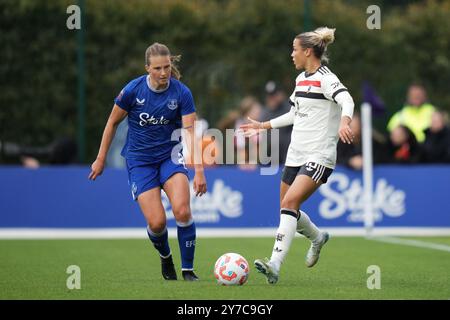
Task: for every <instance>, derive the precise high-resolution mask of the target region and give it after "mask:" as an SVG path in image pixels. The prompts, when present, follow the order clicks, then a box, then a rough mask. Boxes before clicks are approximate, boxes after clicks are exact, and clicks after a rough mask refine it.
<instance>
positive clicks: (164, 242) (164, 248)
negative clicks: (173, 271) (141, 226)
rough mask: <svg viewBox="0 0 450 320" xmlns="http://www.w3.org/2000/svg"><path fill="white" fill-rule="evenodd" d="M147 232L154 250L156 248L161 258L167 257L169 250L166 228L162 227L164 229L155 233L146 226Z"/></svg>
mask: <svg viewBox="0 0 450 320" xmlns="http://www.w3.org/2000/svg"><path fill="white" fill-rule="evenodd" d="M147 234H148V237H149V239H150V241H151V242H152V243H153V246H154V247H155V248H156V250H158V252H159V255H160V256H161V257H162V258H167V257H168V256H170V254H171V252H170V247H169V240H168V238H169V237H168V232H167V228H164V230H163V231H162V232H160V233H155V232H153V231H152V230H150V227H149V226H147Z"/></svg>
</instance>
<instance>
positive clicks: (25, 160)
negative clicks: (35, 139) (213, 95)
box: [2, 137, 78, 168]
mask: <svg viewBox="0 0 450 320" xmlns="http://www.w3.org/2000/svg"><path fill="white" fill-rule="evenodd" d="M2 148H3V150H2V151H3V155H4V156H5V157H9V158H12V159H18V160H19V161H20V162H21V163H22V165H23V166H25V167H27V168H37V167H39V166H40V163H41V162H44V163H49V164H55V165H57V164H62V165H65V164H71V163H75V162H76V161H77V155H78V147H77V143H76V142H75V141H74V140H73V139H71V138H68V137H62V138H59V139H57V140H55V141H54V142H52V143H51V144H49V145H47V146H43V147H41V146H21V145H19V144H17V143H14V142H5V143H4V144H3V145H2Z"/></svg>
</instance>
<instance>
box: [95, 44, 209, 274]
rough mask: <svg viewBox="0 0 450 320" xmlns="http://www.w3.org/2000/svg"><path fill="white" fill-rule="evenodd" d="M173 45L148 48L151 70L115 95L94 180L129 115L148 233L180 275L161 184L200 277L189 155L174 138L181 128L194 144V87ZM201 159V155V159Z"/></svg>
mask: <svg viewBox="0 0 450 320" xmlns="http://www.w3.org/2000/svg"><path fill="white" fill-rule="evenodd" d="M178 59H179V57H177V56H172V55H171V54H170V51H169V49H168V48H167V46H165V45H163V44H159V43H154V44H152V45H151V46H150V47H148V48H147V50H146V52H145V69H146V71H147V72H148V75H147V74H146V75H143V76H140V77H138V78H136V79H134V80H132V81H131V82H129V83H128V84H127V85H126V86H125V88H124V89H123V90H122V91H121V92H120V94H119V95H118V96H117V97H116V99H115V100H114V102H115V104H114V107H113V110H112V112H111V114H110V116H109V119H108V121H107V123H106V127H105V130H104V132H103V137H102V141H101V144H100V149H99V152H98V156H97V159H96V160H95V161H94V163H93V164H92V167H91V169H92V171H91V173H90V175H89V179H91V180H95V179H96V178H97V177H98V176H99V175H101V174H102V172H103V169H104V167H105V159H106V155H107V153H108V150H109V147H110V145H111V141H112V139H113V137H114V135H115V132H116V129H117V126H118V125H119V123H120V122H121V121H122V120H123V119H124V118H125V117H127V116H128V125H129V130H128V136H127V142H126V144H125V146H124V147H123V149H122V156H123V157H125V159H126V163H127V169H128V176H129V184H130V187H131V193H132V196H133V199H134V200H137V202H138V203H139V206H140V208H141V210H142V213H143V214H144V217H145V219H146V220H147V224H148V226H147V234H148V237H149V238H150V240H151V242H152V243H153V245H154V247H155V248H156V249H157V250H158V252H159V255H160V257H161V269H162V275H163V277H164V279H166V280H176V279H177V274H176V272H175V267H174V264H173V260H172V253H171V250H170V247H169V242H168V234H167V227H166V213H165V211H164V207H163V205H162V202H161V189H163V190H164V192H165V193H166V194H167V196H168V198H169V201H170V203H171V205H172V211H173V214H174V216H175V220H176V222H177V233H178V234H177V235H178V243H179V246H180V252H181V264H182V266H181V267H182V276H183V279H184V280H187V281H195V280H198V277H197V275H196V274H195V273H194V252H195V239H196V230H195V224H194V220H193V218H192V214H191V209H190V194H189V180H188V176H187V170H186V167H185V165H184V159H183V155H182V154H181V151H180V152H178V151H177V150H179V149H178V148H177V147H178V146H179V141H178V140H172V133H173V132H174V131H175V130H177V129H180V128H184V129H186V130H187V132H188V133H189V134H187V135H186V136H187V137H188V140H191V141H187V142H188V143H187V145H188V146H189V147H190V148H191V150H193V151H192V152H194V151H195V152H196V149H197V148H193V146H194V141H193V139H194V137H195V135H194V122H195V120H196V113H195V105H194V99H193V97H192V94H191V91H190V90H189V88H188V87H187V86H186V85H184V84H183V83H182V82H180V81H179V80H178V79H179V78H180V73H179V71H178V69H177V68H176V66H175V65H174V61H177V60H178ZM197 159H200V158H197ZM193 184H194V191H195V194H196V196H201V195H203V194H204V193H205V192H206V180H205V175H204V173H203V166H202V164H195V176H194V181H193Z"/></svg>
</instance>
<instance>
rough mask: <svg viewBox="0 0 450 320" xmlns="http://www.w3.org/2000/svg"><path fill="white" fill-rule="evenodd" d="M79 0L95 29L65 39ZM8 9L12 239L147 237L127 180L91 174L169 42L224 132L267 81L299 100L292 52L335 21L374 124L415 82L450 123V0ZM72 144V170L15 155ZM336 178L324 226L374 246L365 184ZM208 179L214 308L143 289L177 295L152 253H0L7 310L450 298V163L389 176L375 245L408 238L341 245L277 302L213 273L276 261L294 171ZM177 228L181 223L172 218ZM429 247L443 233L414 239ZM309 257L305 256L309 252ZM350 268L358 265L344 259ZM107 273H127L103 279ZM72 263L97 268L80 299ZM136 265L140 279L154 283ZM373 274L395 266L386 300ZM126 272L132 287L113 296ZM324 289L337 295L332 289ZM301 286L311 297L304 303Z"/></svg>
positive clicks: (86, 247) (107, 245) (381, 180)
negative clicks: (121, 109) (221, 261)
mask: <svg viewBox="0 0 450 320" xmlns="http://www.w3.org/2000/svg"><path fill="white" fill-rule="evenodd" d="M71 4H78V5H80V6H81V7H82V8H83V10H82V12H83V14H84V19H85V20H84V21H83V25H82V26H83V27H82V31H77V30H69V29H68V28H67V27H66V20H67V18H68V16H69V14H67V13H66V9H67V7H68V6H69V5H71ZM370 4H377V5H379V6H380V8H381V16H382V27H381V30H369V29H368V28H367V27H366V20H367V17H368V14H367V13H366V8H367V7H368V6H369V5H370ZM0 8H1V10H0V12H1V13H0V14H1V19H0V21H1V22H0V25H1V30H2V32H1V33H0V39H1V43H2V44H3V50H1V51H0V57H1V60H2V61H3V62H2V64H1V67H0V74H1V77H0V83H1V93H2V94H1V102H2V107H1V109H0V143H1V146H2V147H1V153H0V164H1V167H0V234H1V236H2V237H3V238H7V239H24V238H31V239H37V238H45V239H48V238H67V237H69V238H87V239H94V238H106V239H111V238H120V239H122V238H126V239H129V238H138V239H140V240H142V239H144V238H145V233H144V232H143V231H142V230H143V225H144V219H143V218H142V216H141V215H140V213H139V210H138V207H137V205H136V204H135V203H133V202H132V201H131V200H130V196H129V190H128V186H127V185H126V172H125V171H123V170H120V169H107V170H106V171H105V173H104V175H103V176H102V177H101V178H100V179H99V180H98V181H96V182H95V184H92V183H89V182H88V181H87V175H88V172H89V163H90V162H91V161H92V160H93V159H94V158H95V155H96V152H97V148H98V145H99V142H100V137H101V133H102V130H103V128H104V124H105V121H106V119H107V116H108V114H109V112H110V110H111V106H112V101H113V98H114V96H115V95H116V94H117V93H118V92H119V91H120V90H121V88H122V87H123V86H124V85H125V84H126V82H127V81H128V80H129V79H131V78H134V77H136V76H138V75H140V74H142V73H143V64H144V63H143V55H144V51H145V49H146V48H147V46H148V45H149V44H150V43H152V42H154V41H159V42H163V43H165V44H167V45H168V46H169V48H171V50H172V52H173V53H174V54H182V56H183V58H182V61H181V63H180V68H181V71H182V74H183V78H182V80H183V81H184V82H185V83H186V84H187V85H188V86H189V87H190V88H191V89H192V91H193V93H194V97H195V100H196V104H197V107H198V112H199V114H200V115H201V116H202V117H204V118H205V119H207V120H208V122H209V123H210V124H211V126H214V125H215V124H216V123H217V122H218V121H219V120H220V119H221V118H222V117H224V116H225V115H226V114H227V112H228V111H229V110H231V109H233V108H235V107H236V105H237V104H238V102H239V100H240V99H241V98H242V97H243V96H245V95H247V94H252V95H255V96H257V97H258V98H262V95H263V88H264V84H265V83H266V82H267V81H268V80H276V81H278V82H279V83H280V84H281V85H282V87H283V88H284V89H285V90H286V91H287V92H290V91H291V90H292V79H293V78H294V76H295V70H294V69H293V68H292V66H291V63H290V58H289V54H290V50H291V42H292V38H293V37H294V36H295V35H296V34H298V33H299V32H300V31H302V30H303V29H312V28H314V27H316V26H321V25H327V26H332V27H335V28H336V29H337V32H336V43H334V44H333V45H332V46H331V47H330V49H329V54H330V59H331V63H330V66H331V67H332V69H333V71H335V73H336V74H338V75H339V77H340V78H341V79H344V81H345V83H346V85H347V87H348V88H349V90H350V92H352V95H353V96H354V98H355V102H356V105H357V106H359V105H360V104H361V103H362V86H363V84H364V83H370V84H371V85H372V87H373V88H376V91H377V94H378V95H379V96H381V97H382V98H383V100H384V102H385V106H386V110H385V112H384V113H382V114H380V115H377V116H376V117H374V127H375V128H377V129H379V130H381V131H383V130H385V126H386V122H387V120H388V118H389V117H390V116H391V115H392V114H393V113H394V112H396V111H398V109H399V108H400V107H401V106H402V104H403V103H404V97H405V92H406V88H407V86H408V84H410V83H411V82H414V81H419V82H421V83H423V84H424V85H425V86H426V88H427V90H428V94H429V98H430V100H431V101H433V102H434V104H436V105H437V106H439V107H440V108H443V109H446V110H449V109H450V95H449V93H448V83H450V62H449V52H450V44H449V39H450V20H449V19H448V16H449V14H450V2H449V1H291V0H283V1H269V0H249V1H237V0H230V1H219V0H217V1H200V0H199V1H176V0H172V1H164V2H161V1H152V0H150V1H138V0H134V1H78V2H77V1H75V0H74V1H65V0H64V1H62V0H61V1H50V0H48V1H45V0H40V1H31V0H21V1H8V0H1V1H0ZM61 137H67V138H70V139H73V140H75V141H76V142H77V148H78V158H77V160H76V161H75V163H72V164H71V165H70V166H49V165H47V164H48V163H46V161H45V160H44V161H43V162H42V164H43V165H42V166H41V167H40V168H39V169H36V170H30V169H24V168H21V167H20V162H19V157H18V156H17V154H16V153H14V148H6V147H5V146H7V145H9V146H11V145H18V146H28V147H30V148H37V149H39V148H41V149H45V146H48V145H50V144H51V143H52V142H54V141H55V140H57V139H60V138H61ZM44 151H45V150H43V151H42V152H44ZM334 176H335V177H336V180H335V181H334V182H332V183H330V184H329V189H325V190H324V188H321V192H320V193H318V194H317V195H315V196H314V197H313V198H312V199H311V201H310V202H309V203H308V207H307V210H308V212H311V216H312V217H313V218H314V219H315V221H317V224H318V225H321V226H324V227H326V228H329V229H330V230H332V231H333V233H332V234H334V235H347V236H348V235H352V236H361V235H364V231H363V229H362V228H361V227H362V221H361V210H362V209H361V207H362V204H361V203H362V199H361V197H362V193H361V179H362V177H361V173H360V172H355V171H352V170H348V169H346V168H338V170H337V172H336V173H335V174H334ZM207 178H208V184H209V186H210V191H211V195H210V196H209V197H207V198H205V199H206V200H200V201H199V200H193V208H194V214H196V213H197V216H198V227H199V236H200V239H202V238H203V237H212V238H210V239H209V240H208V241H211V243H214V248H208V247H206V246H204V247H203V248H202V247H201V246H200V247H199V250H198V251H197V255H198V259H197V262H196V263H197V265H198V269H199V273H200V275H201V276H202V278H203V279H204V280H205V281H203V282H202V283H201V284H200V285H199V287H200V288H202V289H204V290H203V292H205V293H204V295H202V294H200V293H194V294H193V293H192V292H190V291H189V289H188V287H187V286H184V285H183V284H176V285H174V287H173V288H172V290H170V288H169V290H167V292H166V293H161V294H159V295H158V294H155V291H153V292H148V290H147V289H148V288H147V287H146V285H145V284H143V283H141V281H139V279H147V280H148V279H150V280H152V281H153V282H154V284H155V286H159V287H161V288H166V289H167V284H164V283H162V281H161V280H160V279H159V278H160V276H159V274H158V272H159V271H158V269H157V268H158V265H157V263H158V262H157V260H156V258H157V257H155V256H154V255H152V254H151V253H152V252H151V250H152V249H150V248H149V247H148V246H145V245H148V244H147V243H145V242H144V241H140V240H114V241H122V242H120V243H119V242H111V241H104V240H74V241H71V240H52V241H46V240H39V241H37V242H36V241H34V240H1V241H0V252H1V253H2V256H4V257H5V259H2V260H1V262H0V270H1V273H0V283H1V284H2V286H1V289H0V299H11V298H12V299H16V298H27V299H30V298H31V299H43V298H50V299H58V298H69V299H71V298H76V299H77V298H92V299H96V298H152V299H165V298H175V299H184V298H186V296H187V297H191V298H201V299H209V298H229V299H233V298H237V299H243V298H244V299H245V298H247V299H252V298H270V299H283V298H291V299H292V298H293V299H297V298H312V299H316V298H327V299H328V298H331V299H333V298H343V299H346V298H349V299H352V298H364V299H367V298H369V299H371V298H393V299H396V298H397V299H398V298H400V299H402V298H412V299H417V298H438V299H448V298H449V297H450V290H449V287H450V283H449V280H448V279H449V278H450V277H449V271H448V270H450V256H449V251H450V247H449V245H450V240H449V237H448V234H449V228H450V215H449V203H448V194H449V188H448V181H450V167H449V166H448V165H433V166H430V165H427V166H424V165H417V166H408V167H398V166H376V168H375V186H374V188H375V194H374V195H375V198H376V201H378V202H377V204H376V205H375V209H376V210H377V214H378V216H377V220H376V222H375V225H376V228H375V231H376V232H378V233H379V234H380V235H390V236H392V235H395V236H399V235H400V236H402V235H403V236H407V237H406V238H379V239H378V240H380V241H370V240H367V239H365V238H361V237H356V238H355V237H353V238H352V237H349V238H339V239H335V240H334V241H335V242H334V244H333V242H331V243H330V249H329V251H327V252H326V253H327V254H329V255H330V257H329V258H328V260H327V258H326V255H324V257H325V259H323V261H321V262H322V263H321V264H320V265H319V266H318V269H317V270H314V271H312V273H304V272H303V273H302V272H300V274H299V275H298V277H297V278H296V277H295V272H293V273H289V275H285V279H286V280H285V281H286V282H282V283H281V284H280V287H279V288H277V289H275V290H274V291H272V292H271V293H262V292H261V290H259V288H261V286H263V285H264V284H263V281H262V280H261V279H259V278H258V277H257V276H256V275H255V276H254V277H253V276H252V278H251V281H250V282H249V284H248V286H247V288H245V289H243V290H241V291H227V292H224V291H220V290H219V289H217V288H215V287H214V279H213V277H212V272H211V268H212V265H213V263H214V261H215V259H216V257H219V256H220V255H221V254H222V253H224V251H238V252H240V253H242V254H243V255H244V256H246V257H247V258H248V260H249V261H251V260H252V259H253V258H255V257H259V255H263V254H269V252H268V250H270V247H271V242H272V238H271V237H270V236H271V235H272V234H273V231H274V228H275V227H276V225H277V223H278V220H277V215H276V212H277V211H278V209H277V206H278V183H279V182H278V181H279V174H277V175H274V176H266V177H263V176H260V175H259V174H258V172H257V171H248V172H243V171H241V170H239V169H238V168H236V167H232V168H229V167H226V168H211V169H208V170H207ZM243 181H245V184H244V183H242V182H243ZM254 186H257V187H254ZM215 188H216V189H217V191H216V190H215ZM255 189H256V190H255ZM214 195H216V196H215V197H214ZM261 199H264V203H263V202H261ZM327 208H328V209H327ZM167 209H168V211H170V208H169V207H167ZM225 209H228V211H227V210H225ZM196 210H197V211H196ZM202 219H203V221H202ZM169 226H170V227H174V223H173V220H170V219H169ZM236 228H237V229H236ZM230 230H231V231H230ZM233 230H234V231H233ZM117 231H119V232H117ZM144 231H145V230H144ZM173 231H174V230H173V229H172V230H170V232H171V235H172V236H173V235H174V234H175V233H174V232H173ZM417 235H421V236H423V235H427V236H428V237H426V238H420V239H418V238H414V237H413V236H417ZM224 236H226V237H227V238H219V237H224ZM241 237H252V238H250V239H247V238H246V239H243V238H241ZM258 237H267V238H258ZM383 239H384V240H383ZM381 240H382V241H384V242H381ZM171 241H173V240H171ZM205 241H206V240H205ZM300 241H302V240H298V242H300ZM387 242H390V243H387ZM199 243H200V244H201V241H200V242H199ZM294 245H295V244H294ZM301 246H302V250H303V251H305V250H306V249H305V248H306V242H304V241H302V242H301ZM96 248H97V250H96ZM172 248H176V245H175V243H172ZM349 248H353V250H350V251H349ZM296 250H297V249H296ZM174 251H175V252H176V249H175V250H174ZM96 255H99V257H101V259H97V260H96V259H95V256H96ZM124 255H128V257H129V261H128V263H129V264H127V265H126V266H120V265H119V263H117V260H116V259H117V258H119V259H120V257H122V258H123V256H124ZM343 256H345V257H347V259H348V261H349V262H348V264H349V265H343V264H342V263H340V261H341V259H342V257H343ZM423 257H425V259H424V258H423ZM289 259H290V262H288V263H287V266H286V269H287V270H296V269H297V265H298V264H300V265H301V264H302V263H303V262H302V256H301V255H295V256H293V257H292V258H289ZM100 260H103V262H104V263H109V264H110V265H111V267H110V269H108V271H107V272H106V274H104V276H103V277H102V276H101V275H102V272H103V271H104V268H105V266H104V265H103V264H102V262H101V261H100ZM105 261H106V262H105ZM411 261H413V262H414V263H415V265H416V268H415V269H414V270H413V269H412V268H411ZM70 264H79V265H81V266H82V270H86V269H87V270H88V271H83V272H84V273H83V274H88V275H87V276H86V280H85V281H86V283H88V285H87V288H86V287H84V288H85V289H84V290H80V291H79V292H72V291H69V290H67V288H66V287H65V278H66V276H67V274H66V273H65V268H66V267H67V266H68V265H70ZM133 264H135V265H138V266H140V267H139V272H136V270H134V269H133ZM371 264H380V265H381V266H382V267H383V266H384V269H383V268H382V270H387V271H386V272H387V276H386V277H387V281H386V283H387V286H386V287H383V288H387V289H384V290H381V291H379V292H376V293H375V292H373V291H370V290H368V289H367V288H366V287H365V278H367V274H366V268H367V267H368V266H369V265H371ZM114 265H115V266H114ZM83 266H84V267H83ZM149 266H150V267H149ZM331 266H334V269H333V270H332V271H330V270H331V269H330V267H331ZM121 268H122V269H121ZM123 268H125V269H126V272H123V271H124V270H123ZM152 268H153V269H152ZM144 270H145V272H144ZM133 272H135V273H134V276H130V274H132V273H133ZM150 272H152V274H151V275H149V273H150ZM110 274H114V275H116V274H120V276H118V277H117V278H116V282H113V283H111V282H108V279H109V278H108V275H110ZM383 274H384V273H383ZM352 275H354V278H353V277H352ZM325 279H327V280H328V281H330V282H329V283H331V286H332V287H333V286H334V288H335V289H334V290H331V291H327V290H325V289H324V288H325V287H326V280H325ZM252 281H253V282H252ZM160 282H161V283H160ZM305 282H307V284H305ZM324 282H325V283H324ZM83 283H85V282H83ZM288 283H289V285H287V284H288ZM291 284H292V286H294V288H290V285H291ZM315 284H316V285H315ZM317 284H321V285H323V287H324V288H323V289H324V290H319V289H317V288H318V287H320V286H317ZM297 285H298V286H299V287H300V286H301V287H302V288H305V290H304V291H303V292H302V293H301V294H300V293H298V291H297V290H296V289H295V288H296V287H295V286H297ZM89 286H90V287H89ZM94 286H95V290H92V287H94ZM112 288H113V289H117V288H120V290H111V289H112ZM421 288H422V289H423V288H425V289H428V290H421ZM308 290H309V293H308ZM200 291H202V290H199V292H200Z"/></svg>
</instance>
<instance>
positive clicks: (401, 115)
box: [387, 84, 436, 143]
mask: <svg viewBox="0 0 450 320" xmlns="http://www.w3.org/2000/svg"><path fill="white" fill-rule="evenodd" d="M435 109H436V108H435V107H434V106H433V105H432V104H430V103H428V102H427V93H426V91H425V88H424V87H423V86H422V85H419V84H412V85H410V86H409V88H408V95H407V104H406V105H405V106H404V107H403V108H402V109H401V110H400V111H398V112H396V113H395V114H394V115H393V116H392V118H391V119H390V120H389V122H388V126H387V129H388V130H389V132H392V130H394V129H395V128H396V127H398V126H400V125H404V126H406V127H408V128H409V129H410V130H411V131H412V132H413V133H414V136H415V137H416V139H417V141H418V142H419V143H422V142H423V141H425V133H424V131H425V130H426V129H428V128H429V127H430V124H431V115H432V114H433V112H434V110H435Z"/></svg>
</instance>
